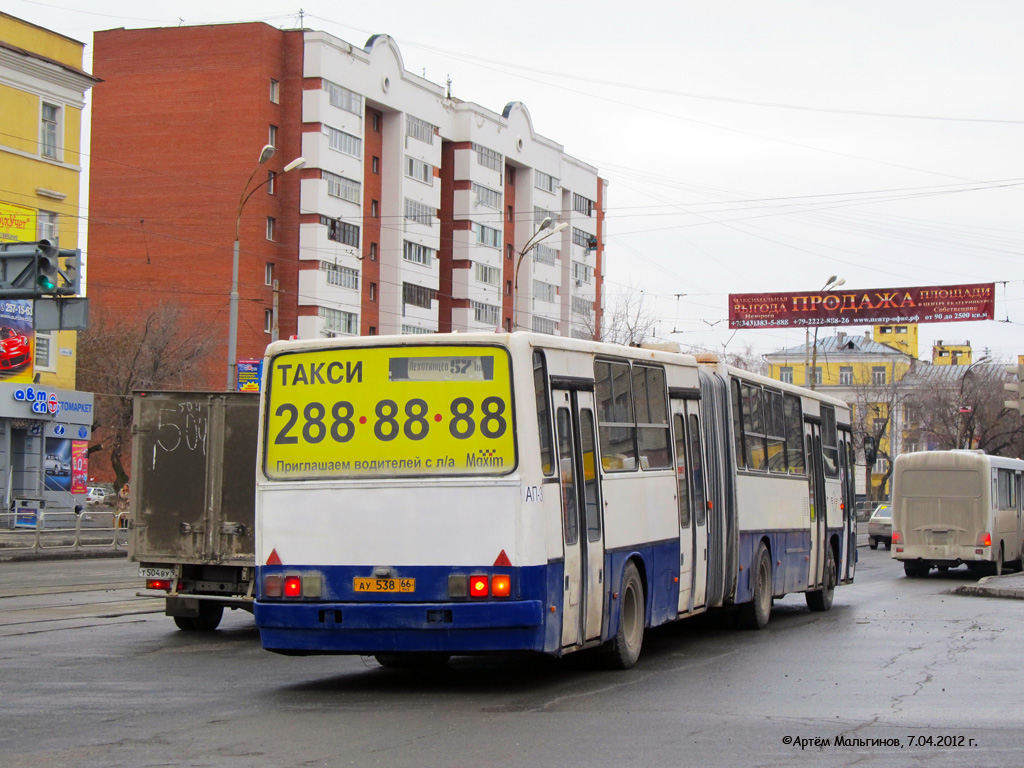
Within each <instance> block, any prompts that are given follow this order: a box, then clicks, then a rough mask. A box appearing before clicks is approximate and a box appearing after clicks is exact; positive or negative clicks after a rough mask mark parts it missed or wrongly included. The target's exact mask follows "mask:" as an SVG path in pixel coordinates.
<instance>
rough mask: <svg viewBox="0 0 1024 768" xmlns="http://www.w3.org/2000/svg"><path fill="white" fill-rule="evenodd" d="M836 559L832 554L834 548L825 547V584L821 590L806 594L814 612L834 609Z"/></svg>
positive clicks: (808, 603)
mask: <svg viewBox="0 0 1024 768" xmlns="http://www.w3.org/2000/svg"><path fill="white" fill-rule="evenodd" d="M836 580H837V579H836V558H835V556H834V555H833V554H832V546H831V545H830V544H826V545H825V583H824V584H823V585H822V587H821V589H816V590H815V591H814V592H805V593H804V598H805V599H806V600H807V607H808V608H810V609H811V610H812V611H827V610H828V609H829V608H831V607H832V598H833V597H834V596H835V593H836Z"/></svg>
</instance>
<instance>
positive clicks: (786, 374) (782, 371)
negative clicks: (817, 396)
mask: <svg viewBox="0 0 1024 768" xmlns="http://www.w3.org/2000/svg"><path fill="white" fill-rule="evenodd" d="M779 381H781V382H782V383H783V384H792V383H793V368H792V366H789V365H784V366H782V367H781V368H779Z"/></svg>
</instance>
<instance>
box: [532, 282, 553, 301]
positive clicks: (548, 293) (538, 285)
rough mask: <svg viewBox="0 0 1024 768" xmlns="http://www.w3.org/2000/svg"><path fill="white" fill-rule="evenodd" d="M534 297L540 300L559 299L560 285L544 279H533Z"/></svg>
mask: <svg viewBox="0 0 1024 768" xmlns="http://www.w3.org/2000/svg"><path fill="white" fill-rule="evenodd" d="M533 297H534V298H535V299H538V300H540V301H551V302H557V301H558V286H555V285H552V284H551V283H545V282H544V281H543V280H534V281H533Z"/></svg>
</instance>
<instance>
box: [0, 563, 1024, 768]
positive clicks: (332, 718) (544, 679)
mask: <svg viewBox="0 0 1024 768" xmlns="http://www.w3.org/2000/svg"><path fill="white" fill-rule="evenodd" d="M888 555H889V553H888V552H886V551H885V550H878V551H871V550H867V549H861V550H860V556H861V561H860V566H859V569H858V574H857V581H856V583H855V584H853V585H851V586H847V587H842V588H840V589H839V590H837V592H836V600H835V604H834V606H833V608H832V610H831V611H830V612H829V613H826V614H812V613H810V612H808V611H807V609H806V608H805V607H804V601H803V598H802V597H801V596H795V597H788V598H786V599H784V600H782V601H778V602H777V603H776V605H775V609H774V611H773V614H772V619H771V623H770V624H769V626H768V627H767V628H766V629H765V630H763V631H761V632H746V631H738V630H734V629H731V628H729V627H728V622H727V621H724V620H722V619H721V618H719V619H714V618H710V617H709V618H701V619H697V620H691V621H687V622H682V623H679V624H676V625H673V626H671V627H667V628H662V629H659V630H655V631H652V632H649V633H648V635H647V637H646V639H645V643H644V650H643V654H642V656H641V659H640V662H639V663H638V665H637V666H636V667H635V668H634V669H632V670H630V671H627V672H609V671H604V670H599V669H594V668H591V667H589V666H587V665H586V664H580V663H570V662H569V661H568V660H567V661H557V660H550V659H534V658H500V659H491V658H470V657H466V658H458V659H455V660H453V662H452V664H451V665H450V667H449V668H448V669H446V670H444V671H442V672H439V673H429V674H423V673H421V674H415V673H407V672H399V671H394V670H385V669H383V668H381V667H380V666H378V665H377V664H376V662H375V661H373V660H372V659H368V658H361V657H307V658H289V657H282V656H276V655H273V654H269V653H267V652H265V651H262V650H261V649H260V648H259V639H258V635H257V632H256V630H255V627H254V625H253V623H252V618H251V616H249V615H248V614H244V613H240V612H236V613H229V614H226V615H225V619H224V622H223V623H222V625H221V629H220V630H218V631H217V632H214V633H211V634H207V635H197V634H190V633H184V632H180V631H178V630H177V629H175V627H174V624H173V623H172V621H171V620H170V619H168V618H166V617H164V616H163V615H162V601H160V600H158V599H148V598H137V597H135V596H134V595H135V592H136V590H137V589H138V586H139V582H138V580H137V579H136V578H135V577H134V572H135V566H134V564H131V563H127V562H125V561H123V560H88V561H63V562H53V561H39V562H10V563H0V681H2V682H0V690H2V694H0V765H3V766H5V768H15V767H16V766H40V765H42V766H62V767H63V766H101V765H102V766H167V765H173V766H184V765H189V766H192V765H202V766H307V765H308V766H313V765H330V766H335V765H354V766H361V767H366V768H368V767H369V766H410V767H411V766H416V768H430V767H432V766H445V767H448V766H473V767H474V768H477V767H480V766H559V767H560V768H561V767H567V766H568V767H572V766H587V768H600V767H603V766H609V767H610V766H616V767H618V766H627V767H629V766H654V767H658V766H689V765H705V766H717V765H729V766H746V765H760V766H788V765H791V764H793V763H795V762H804V761H807V762H813V763H814V764H815V765H853V764H857V765H865V764H866V765H884V766H905V765H922V766H936V765H959V766H963V765H970V766H983V765H993V766H994V765H1000V766H1005V765H1010V764H1016V763H1017V762H1019V755H1020V754H1021V753H1022V751H1024V750H1022V747H1021V742H1022V741H1024V734H1022V727H1021V726H1022V725H1024V715H1021V713H1020V708H1019V707H1018V706H1017V705H1016V701H1017V698H1018V696H1019V692H1020V691H1021V690H1024V671H1022V665H1021V664H1020V656H1021V654H1020V647H1021V643H1020V638H1021V637H1022V634H1024V601H1019V600H997V599H991V598H980V597H964V596H955V595H951V594H948V593H947V592H948V590H950V589H951V588H954V587H956V586H958V585H962V584H966V583H971V581H970V580H969V578H968V576H967V574H966V571H965V570H962V569H961V570H960V571H953V572H951V573H949V574H946V575H945V576H941V577H940V576H937V575H933V576H932V577H931V578H928V579H907V578H904V577H903V574H902V569H901V567H900V565H899V564H898V563H895V562H893V561H891V560H890V559H889V556H888ZM837 738H839V739H841V742H840V744H839V745H838V746H836V744H835V740H836V739H837ZM787 739H788V740H789V743H787ZM815 739H817V740H819V743H820V741H822V740H826V739H827V740H830V742H832V743H831V744H830V745H829V746H820V744H819V745H816V744H815V743H814V740H815ZM803 740H808V741H807V742H805V741H803ZM938 744H943V746H937V745H938Z"/></svg>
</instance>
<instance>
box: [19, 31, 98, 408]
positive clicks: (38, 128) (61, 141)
mask: <svg viewBox="0 0 1024 768" xmlns="http://www.w3.org/2000/svg"><path fill="white" fill-rule="evenodd" d="M83 48H84V43H80V42H78V41H77V40H72V39H71V38H69V37H65V36H64V35H60V34H58V33H56V32H51V31H50V30H47V29H43V28H42V27H37V26H36V25H35V24H31V23H29V22H27V21H23V20H21V19H18V18H16V17H14V16H11V15H9V14H6V13H2V12H0V105H2V107H0V178H2V179H3V184H2V185H0V187H2V189H0V242H5V243H10V242H19V241H20V242H30V241H34V240H39V239H46V240H50V241H51V242H52V241H54V240H56V241H57V242H58V243H59V245H60V247H61V248H70V249H74V248H77V247H78V223H79V216H80V213H79V186H80V177H81V172H82V158H81V154H80V148H81V136H82V109H83V108H84V106H85V93H86V91H88V90H89V89H90V88H91V87H92V86H93V85H94V84H95V83H96V82H98V81H97V80H96V79H95V78H93V77H92V76H91V75H89V74H88V73H86V72H85V71H83V70H82V49H83ZM76 345H77V334H76V333H75V332H73V331H53V332H39V333H36V334H35V344H34V348H33V349H34V373H35V374H36V375H37V376H38V381H39V383H41V384H47V385H50V386H54V387H60V388H64V389H74V388H75V363H76V356H77V355H76Z"/></svg>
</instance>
